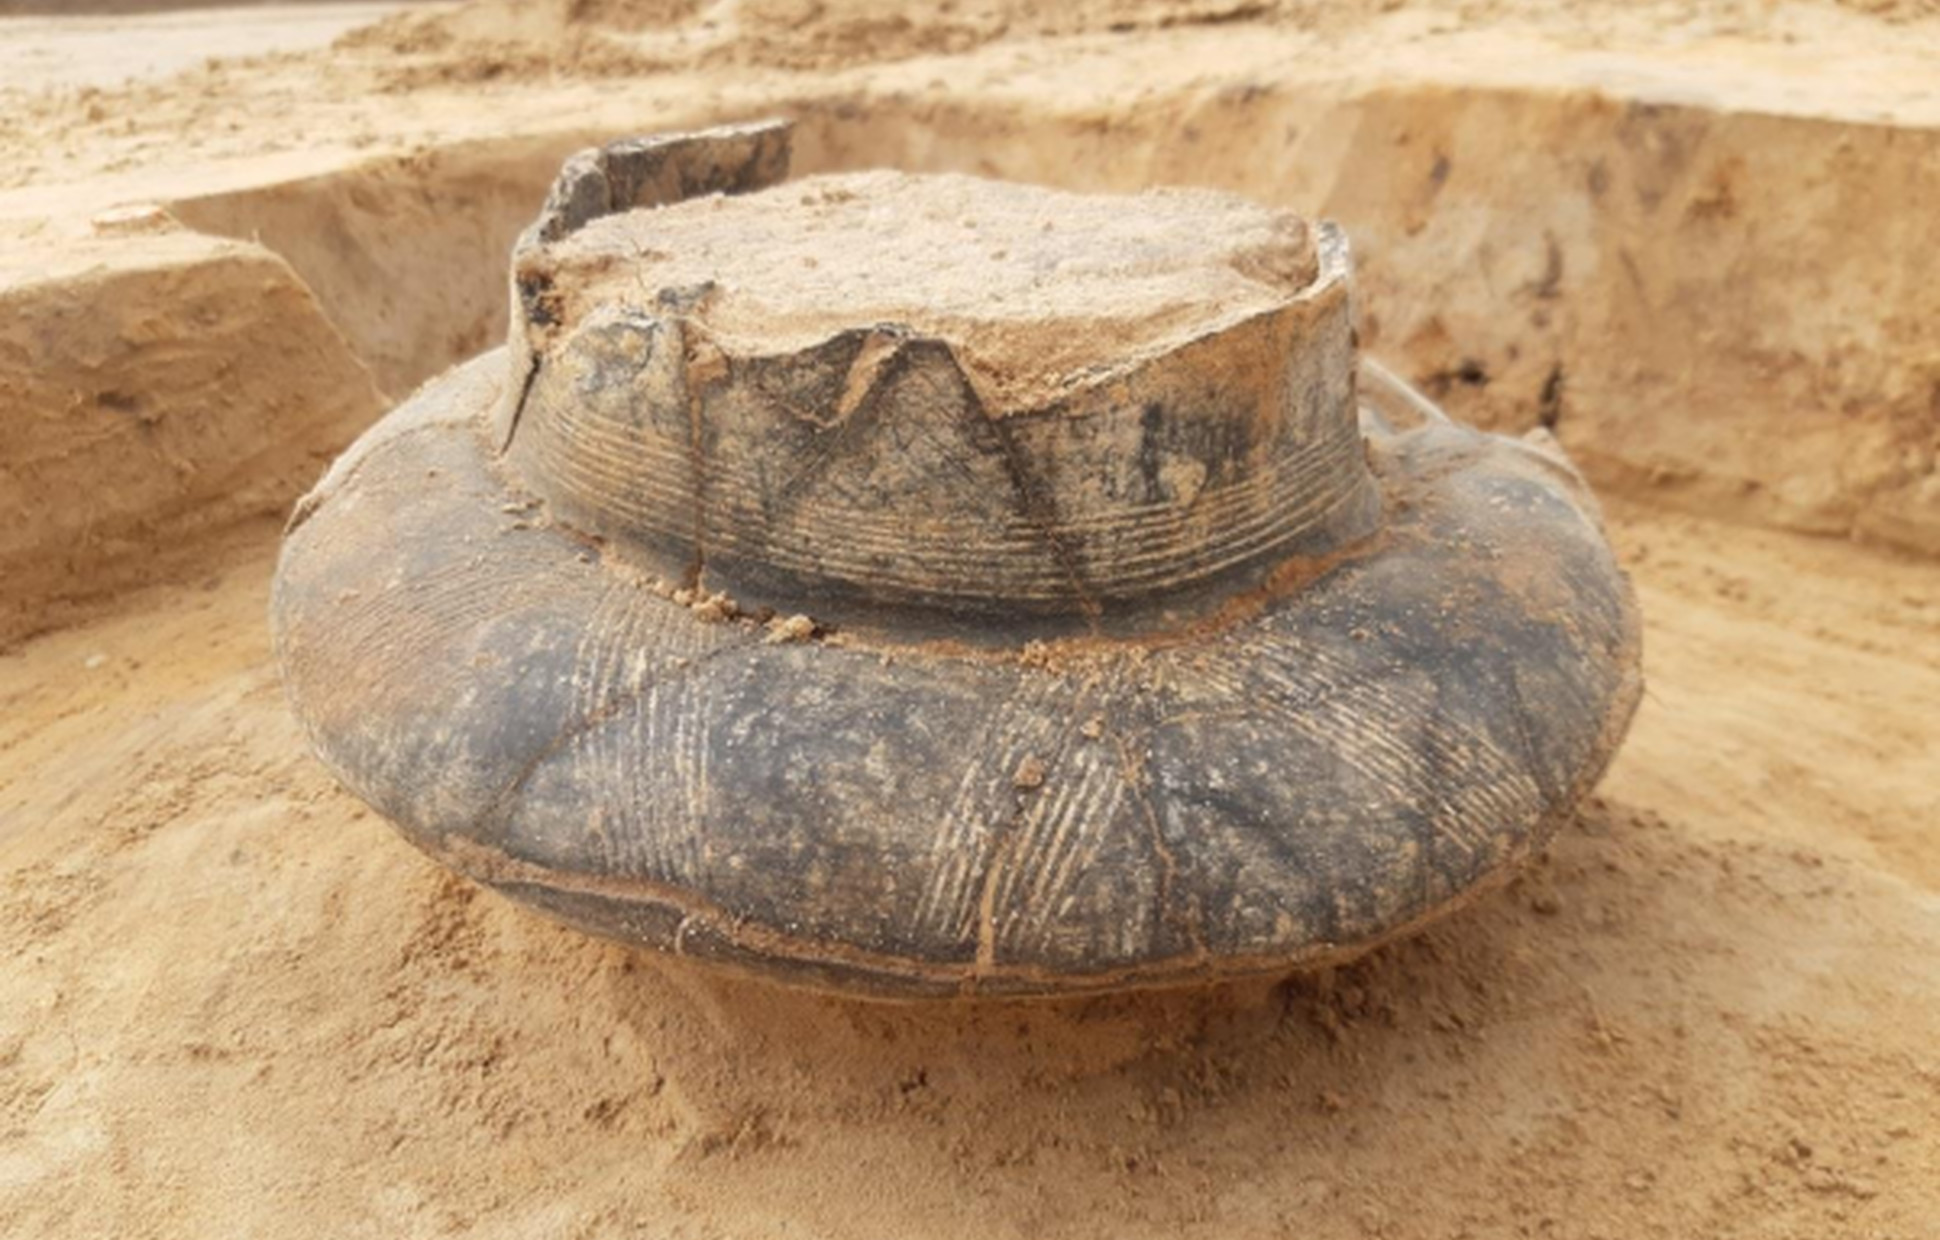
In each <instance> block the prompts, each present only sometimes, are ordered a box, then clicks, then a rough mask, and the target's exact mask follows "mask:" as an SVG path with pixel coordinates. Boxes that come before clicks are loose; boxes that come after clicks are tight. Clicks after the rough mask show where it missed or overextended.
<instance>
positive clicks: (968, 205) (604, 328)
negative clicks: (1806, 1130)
mask: <svg viewBox="0 0 1940 1240" xmlns="http://www.w3.org/2000/svg"><path fill="white" fill-rule="evenodd" d="M787 138H788V135H787V131H786V129H785V127H784V126H781V125H778V124H763V125H750V126H739V127H732V128H728V129H721V130H714V131H708V132H705V133H700V134H694V135H685V136H675V137H667V138H658V139H648V140H640V141H632V142H624V143H618V144H615V145H613V146H609V147H606V148H604V149H603V150H600V151H593V152H587V153H585V154H582V155H580V156H576V157H575V158H574V159H573V160H572V161H571V162H569V163H568V164H567V166H566V169H565V171H564V172H563V173H562V175H561V178H560V181H559V183H558V184H557V185H556V186H555V188H554V191H553V194H552V196H551V198H550V199H549V201H548V203H547V205H546V207H545V210H544V212H543V213H542V215H541V216H540V218H539V220H538V222H537V223H535V224H534V225H533V226H532V228H530V229H529V230H528V231H527V233H526V234H525V236H524V237H523V238H521V240H520V242H519V244H518V246H517V248H516V251H515V253H514V256H513V272H512V286H513V299H512V300H513V327H512V332H511V339H510V342H509V344H508V345H507V346H506V347H505V348H503V349H500V350H496V351H494V352H492V353H489V354H487V355H485V356H483V357H481V358H479V359H477V360H475V361H472V362H470V363H468V364H466V365H463V366H460V367H458V368H457V369H455V370H453V371H452V372H450V373H449V374H447V375H445V376H444V377H442V378H440V379H438V380H436V381H435V382H433V383H431V384H430V385H428V386H427V387H425V388H424V389H423V390H421V391H419V392H418V393H417V394H416V395H415V396H413V397H412V398H411V399H410V400H408V401H407V402H405V404H404V405H403V406H402V407H401V408H399V409H398V410H397V411H396V412H394V413H392V414H391V415H390V416H389V417H387V418H386V419H384V421H382V422H381V423H379V424H378V425H377V426H376V427H374V428H372V430H371V431H370V432H368V433H367V434H366V435H365V436H364V437H363V438H362V439H361V440H360V441H359V442H358V443H357V444H356V445H355V446H354V447H353V448H352V449H351V450H350V451H349V452H348V453H347V454H346V455H345V456H344V457H343V459H341V460H340V461H339V462H337V464H336V465H335V467H333V468H332V469H331V471H330V472H329V474H328V476H327V477H325V478H324V480H323V481H322V482H321V483H320V484H319V485H318V487H317V488H316V490H315V491H314V492H312V493H311V494H310V495H309V496H307V497H306V498H305V499H304V500H303V501H302V503H301V504H300V505H299V508H298V510H297V513H296V515H295V517H294V518H293V520H292V522H291V526H290V530H289V534H288V539H287V542H286V545H285V548H284V553H283V558H282V563H281V566H280V569H279V572H278V576H277V581H276V588H275V598H274V604H273V612H274V623H275V628H276V635H277V648H278V653H279V656H280V659H281V662H282V667H283V672H284V677H285V681H286V684H287V686H288V690H289V694H290V699H291V701H292V703H293V705H294V707H295V709H296V712H297V714H298V715H299V716H300V717H301V719H302V721H303V723H304V725H305V726H306V728H307V729H308V732H309V735H310V737H311V740H312V742H313V744H314V745H315V747H316V750H317V752H318V753H319V755H320V756H321V757H322V758H323V760H324V761H325V762H326V763H327V764H328V765H329V766H330V768H331V769H332V770H333V771H334V772H335V773H336V774H337V776H338V777H339V778H340V779H341V780H342V781H343V782H344V783H345V785H347V786H348V787H349V788H350V789H352V790H353V791H354V792H355V793H357V795H359V796H360V797H362V798H363V799H365V800H366V801H368V802H369V803H370V804H372V805H373V806H375V807H376V808H377V809H378V810H379V811H380V812H381V813H383V814H384V815H385V816H386V817H387V818H389V819H390V820H391V821H393V822H394V823H396V824H397V826H398V827H399V829H400V830H402V831H403V832H404V834H405V835H406V836H407V837H408V838H410V839H411V840H412V841H413V842H414V843H416V844H417V845H419V846H420V847H421V848H423V849H424V850H425V851H426V852H428V853H430V854H431V855H432V856H434V857H436V858H437V859H439V860H441V861H443V862H444V863H445V864H447V865H450V866H451V867H453V868H455V869H457V870H458V871H460V872H462V873H464V874H466V875H469V876H470V877H472V878H475V879H477V880H479V881H481V882H484V883H487V884H490V885H491V886H493V887H495V888H497V889H498V890H500V891H502V892H504V893H505V894H507V895H509V896H511V897H513V898H514V899H517V900H521V901H524V902H526V903H528V904H531V905H533V906H535V907H537V908H540V909H542V910H544V911H546V912H548V913H550V914H552V915H554V916H556V917H558V918H561V919H563V920H565V921H567V922H570V923H572V924H574V925H577V926H580V927H583V928H585V929H588V930H592V931H596V932H598V933H602V934H607V935H612V936H614V937H617V938H620V939H624V940H627V941H630V942H635V943H641V944H646V945H649V946H652V947H656V948H659V949H662V950H666V951H670V952H675V953H679V954H681V955H685V956H689V957H693V958H696V959H702V960H708V961H715V962H720V963H723V964H729V965H733V966H737V967H740V968H743V969H746V970H753V971H756V972H759V973H762V974H766V975H769V976H772V977H777V978H781V979H784V980H788V981H793V982H798V983H803V984H808V985H815V986H822V987H831V988H841V989H848V990H856V991H862V992H867V993H872V994H877V995H883V996H897V997H918V996H951V995H959V994H966V993H975V994H1019V993H1046V992H1074V991H1096V990H1107V989H1114V988H1120V987H1129V986H1142V985H1155V984H1168V983H1181V982H1191V981H1200V980H1206V979H1212V978H1217V977H1221V976H1230V975H1238V974H1245V973H1255V972H1263V971H1271V970H1286V969H1292V968H1297V967H1301V966H1305V965H1313V964H1319V963H1324V962H1329V961H1333V960H1338V959H1341V958H1344V957H1346V956H1349V955H1352V954H1354V953H1356V952H1359V951H1362V950H1364V949H1366V948H1367V947H1369V946H1371V945H1373V944H1375V943H1378V942H1380V941H1382V940H1383V939H1386V938H1388V937H1390V936H1392V935H1394V934H1397V933H1401V932H1405V931H1407V930H1409V929H1411V928H1413V927H1416V926H1419V925H1420V924H1422V923H1423V922H1425V921H1427V920H1428V919H1430V918H1433V917H1435V916H1437V915H1439V914H1441V913H1443V912H1446V911H1447V910H1449V909H1451V908H1453V907H1455V906H1457V905H1459V904H1460V903H1462V902H1463V901H1464V900H1465V899H1466V898H1467V897H1469V896H1471V895H1472V894H1473V893H1475V892H1477V891H1480V890H1484V889H1486V888H1487V887H1488V886H1489V885H1490V884H1491V883H1492V882H1494V881H1497V880H1499V879H1501V878H1503V877H1505V876H1506V875H1507V874H1509V873H1510V872H1512V871H1513V869H1514V867H1515V866H1516V864H1517V863H1518V862H1520V861H1521V860H1523V859H1524V858H1526V857H1528V856H1529V855H1530V854H1531V852H1532V851H1533V850H1535V849H1536V848H1538V847H1540V846H1541V845H1542V843H1543V842H1544V841H1545V840H1546V839H1547V838H1548V837H1549V835H1550V834H1551V833H1552V832H1553V831H1554V830H1555V829H1556V828H1557V826H1558V825H1559V824H1560V823H1561V822H1562V821H1563V820H1564V819H1565V818H1566V817H1567V815H1568V814H1569V813H1570V811H1571V809H1572V808H1573V806H1574V805H1575V804H1576V802H1577V801H1578V800H1579V799H1580V798H1581V797H1582V796H1583V795H1584V794H1585V793H1586V792H1587V791H1588V790H1589V788H1590V787H1591V786H1592V785H1593V784H1594V783H1595V781H1596V780H1597V778H1598V776H1599V775H1600V774H1601V772H1602V771H1603V769H1604V767H1605V765H1606V764H1607V763H1608V761H1609V759H1610V757H1611V755H1612V753H1613V752H1614V750H1615V748H1616V745H1617V743H1618V741H1619V740H1620V739H1621V736H1622V733H1623V730H1624V728H1625V726H1626V725H1627V723H1628V721H1629V718H1630V714H1631V712H1632V710H1633V709H1634V706H1635V704H1636V701H1637V696H1638V692H1639V687H1640V680H1639V672H1638V655H1639V648H1638V623H1637V615H1636V611H1635V604H1634V602H1633V600H1632V597H1631V594H1630V591H1629V588H1628V586H1627V584H1626V582H1625V580H1624V578H1623V575H1622V574H1621V572H1620V571H1619V570H1618V568H1617V566H1616V564H1615V562H1614V561H1613V559H1612V556H1611V553H1610V550H1609V548H1608V547H1607V545H1606V543H1605V540H1604V537H1603V534H1602V532H1601V528H1600V524H1599V520H1598V516H1597V512H1596V508H1595V504H1594V501H1593V500H1592V499H1591V497H1590V495H1589V493H1588V491H1587V490H1586V488H1585V487H1584V485H1583V483H1582V481H1581V480H1580V479H1579V478H1578V477H1577V475H1576V474H1575V472H1574V471H1573V470H1572V469H1571V467H1570V466H1569V464H1568V463H1567V461H1566V460H1565V459H1564V458H1563V456H1562V454H1561V452H1560V449H1559V448H1557V446H1556V445H1555V443H1554V441H1553V440H1549V439H1548V438H1547V437H1546V436H1543V437H1540V440H1539V441H1526V440H1517V439H1509V438H1504V437H1501V436H1496V435H1489V434H1482V433H1479V432H1476V431H1473V430H1470V429H1467V428H1464V427H1460V426H1457V425H1454V424H1451V423H1450V422H1448V421H1447V420H1446V419H1444V418H1442V417H1441V416H1440V415H1439V414H1438V413H1436V412H1435V411H1434V409H1433V408H1432V407H1430V406H1428V405H1427V404H1426V402H1424V401H1422V400H1421V398H1420V397H1418V396H1415V395H1414V394H1413V393H1411V392H1410V391H1408V390H1407V389H1406V388H1405V387H1403V386H1402V385H1400V384H1399V383H1397V382H1395V381H1394V380H1393V379H1391V378H1390V377H1388V376H1387V375H1386V374H1385V372H1382V371H1380V370H1379V369H1378V368H1376V367H1374V366H1372V365H1371V364H1357V359H1356V356H1355V342H1354V332H1353V326H1352V318H1351V305H1350V298H1349V267H1348V257H1347V251H1346V246H1345V244H1344V241H1343V239H1342V237H1341V236H1340V234H1339V233H1338V232H1337V231H1336V230H1334V229H1333V228H1331V227H1329V226H1326V225H1321V226H1318V227H1310V226H1308V225H1307V224H1305V223H1303V222H1302V221H1300V220H1299V219H1298V218H1297V217H1294V216H1292V215H1290V214H1288V213H1285V212H1281V211H1276V210H1269V209H1267V208H1264V207H1260V206H1256V205H1253V204H1251V203H1247V202H1244V201H1241V200H1237V199H1234V198H1231V197H1228V196H1222V195H1215V194H1211V193H1205V192H1196V191H1195V192H1182V191H1169V192H1162V193H1157V194H1151V195H1142V196H1137V197H1123V198H1103V197H1087V196H1078V195H1070V194H1063V193H1057V192H1053V191H1049V190H1044V189H1039V188H1035V187H1027V186H1018V185H1009V184H1002V183H994V182H986V181H979V180H975V179H971V178H962V177H912V176H904V175H901V174H894V173H867V174H857V175H845V176H827V177H813V178H808V179H805V180H801V181H794V182H787V181H784V180H783V177H784V175H785V171H786V163H787Z"/></svg>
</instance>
